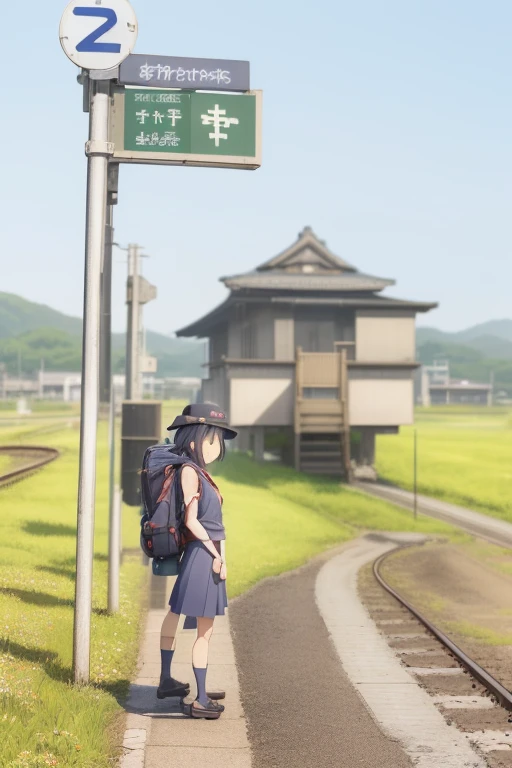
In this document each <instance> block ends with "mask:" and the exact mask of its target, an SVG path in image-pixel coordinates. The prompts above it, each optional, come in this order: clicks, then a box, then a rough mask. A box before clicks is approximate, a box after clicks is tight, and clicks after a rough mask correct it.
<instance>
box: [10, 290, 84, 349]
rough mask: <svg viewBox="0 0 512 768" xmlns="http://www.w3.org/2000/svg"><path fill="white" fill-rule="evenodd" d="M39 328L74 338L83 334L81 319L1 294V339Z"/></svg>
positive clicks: (17, 297) (42, 305) (11, 295)
mask: <svg viewBox="0 0 512 768" xmlns="http://www.w3.org/2000/svg"><path fill="white" fill-rule="evenodd" d="M38 328H53V329H55V330H57V331H65V332H66V333H69V334H71V335H73V336H80V335H81V333H82V321H81V319H80V318H79V317H70V316H69V315H63V314H62V312H57V310H55V309H51V307H47V306H46V305H45V304H35V303H34V302H32V301H27V300H26V299H22V298H21V296H15V295H14V294H13V293H1V292H0V339H7V338H10V337H13V336H19V334H20V333H27V332H29V331H35V330H37V329H38Z"/></svg>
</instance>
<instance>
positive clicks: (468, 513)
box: [354, 482, 512, 546]
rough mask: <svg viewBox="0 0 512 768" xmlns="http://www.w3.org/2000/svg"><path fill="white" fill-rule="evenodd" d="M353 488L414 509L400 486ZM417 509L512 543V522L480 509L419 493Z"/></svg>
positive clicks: (359, 484) (502, 542) (408, 494)
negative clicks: (484, 512) (492, 515)
mask: <svg viewBox="0 0 512 768" xmlns="http://www.w3.org/2000/svg"><path fill="white" fill-rule="evenodd" d="M354 487H355V488H357V489H358V490H360V491H363V492H364V493H368V494H370V495H372V496H378V497H379V498H382V499H386V501H391V502H392V503H393V504H398V505H399V506H401V507H405V508H406V509H410V510H412V509H413V505H414V494H412V493H411V492H410V491H405V490H403V489H402V488H396V487H395V486H392V485H384V484H383V483H362V482H356V483H354ZM418 511H419V512H422V513H423V514H425V515H429V516H430V517H435V518H437V519H439V520H444V521H445V522H447V523H452V524H453V525H456V526H458V527H459V528H463V529H464V530H465V531H468V533H472V534H476V535H477V536H483V537H484V538H486V539H488V540H489V541H493V542H495V543H496V544H498V545H507V546H512V524H511V523H507V522H506V521H505V520H499V519H498V518H496V517H491V516H490V515H484V514H482V513H481V512H475V511H474V510H473V509H467V507H460V506H457V505H456V504H450V503H449V502H447V501H440V500H439V499H432V498H430V497H429V496H422V495H420V494H418Z"/></svg>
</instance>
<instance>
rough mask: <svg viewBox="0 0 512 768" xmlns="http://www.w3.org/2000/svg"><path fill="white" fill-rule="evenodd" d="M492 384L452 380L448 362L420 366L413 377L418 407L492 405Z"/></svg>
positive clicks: (442, 361)
mask: <svg viewBox="0 0 512 768" xmlns="http://www.w3.org/2000/svg"><path fill="white" fill-rule="evenodd" d="M492 389H493V388H492V384H479V383H477V382H474V381H469V380H468V379H452V378H451V377H450V364H449V362H448V360H434V363H433V364H432V365H424V366H422V367H421V368H420V369H419V370H418V371H417V374H416V377H415V401H416V403H417V404H418V405H423V406H426V407H428V406H430V405H484V406H485V405H492V400H493V398H492Z"/></svg>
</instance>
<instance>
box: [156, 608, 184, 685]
mask: <svg viewBox="0 0 512 768" xmlns="http://www.w3.org/2000/svg"><path fill="white" fill-rule="evenodd" d="M179 620H180V616H179V614H178V613H173V612H172V611H169V613H168V614H167V615H166V617H165V619H164V620H163V623H162V629H161V630H160V656H161V661H162V671H161V674H160V683H162V682H163V681H164V680H166V679H168V678H170V676H171V662H172V657H173V655H174V651H175V648H176V641H175V638H176V630H177V628H178V622H179Z"/></svg>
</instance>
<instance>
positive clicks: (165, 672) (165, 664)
mask: <svg viewBox="0 0 512 768" xmlns="http://www.w3.org/2000/svg"><path fill="white" fill-rule="evenodd" d="M160 656H161V658H162V672H161V675H160V679H161V680H165V679H166V678H167V677H170V676H171V661H172V657H173V656H174V651H164V649H163V648H160Z"/></svg>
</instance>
